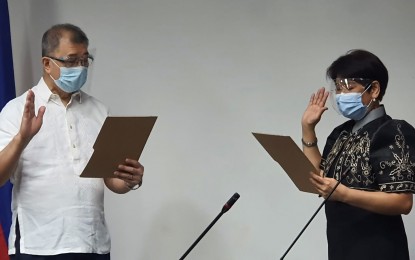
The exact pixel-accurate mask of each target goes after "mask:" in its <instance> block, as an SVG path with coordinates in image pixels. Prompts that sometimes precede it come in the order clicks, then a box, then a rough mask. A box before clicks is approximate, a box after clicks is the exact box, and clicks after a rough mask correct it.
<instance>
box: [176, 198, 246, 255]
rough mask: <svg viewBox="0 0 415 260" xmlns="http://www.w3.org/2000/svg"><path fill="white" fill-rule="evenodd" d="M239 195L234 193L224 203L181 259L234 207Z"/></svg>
mask: <svg viewBox="0 0 415 260" xmlns="http://www.w3.org/2000/svg"><path fill="white" fill-rule="evenodd" d="M239 197H240V195H239V194H238V193H237V192H235V194H233V196H232V197H231V198H230V199H229V200H228V202H226V203H225V205H223V207H222V210H221V211H220V213H219V214H218V215H217V216H216V218H215V219H214V220H213V221H212V222H211V223H210V224H209V226H208V227H207V228H206V229H205V230H204V231H203V232H202V234H200V236H199V237H198V238H197V239H196V241H195V242H193V244H192V245H191V246H190V247H189V249H187V251H186V252H185V253H184V254H183V256H182V257H180V259H179V260H183V259H185V257H186V256H187V255H188V254H189V253H190V251H192V249H193V248H194V247H195V246H196V245H197V243H199V241H200V240H201V239H202V238H203V237H204V236H205V235H206V233H207V232H208V231H209V230H210V229H211V228H212V227H213V225H214V224H215V223H216V222H217V221H218V220H219V218H220V217H222V215H223V214H224V213H226V212H227V211H228V210H229V209H230V208H232V206H233V204H235V202H236V201H237V200H238V199H239Z"/></svg>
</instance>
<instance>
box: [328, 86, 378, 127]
mask: <svg viewBox="0 0 415 260" xmlns="http://www.w3.org/2000/svg"><path fill="white" fill-rule="evenodd" d="M371 86H372V85H369V87H368V88H366V89H365V91H363V92H362V93H359V92H349V93H340V94H336V103H337V108H338V110H339V112H340V113H341V114H342V115H343V116H344V117H347V118H350V119H353V120H360V119H362V118H363V117H365V116H366V114H367V112H368V111H369V106H370V104H371V103H372V101H370V103H369V104H368V105H367V106H366V105H364V104H363V103H362V95H363V94H364V93H365V92H366V91H367V90H368V89H369V88H370V87H371Z"/></svg>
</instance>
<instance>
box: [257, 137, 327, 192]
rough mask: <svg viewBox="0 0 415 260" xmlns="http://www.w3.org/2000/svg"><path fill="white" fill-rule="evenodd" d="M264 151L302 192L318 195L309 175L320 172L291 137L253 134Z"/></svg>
mask: <svg viewBox="0 0 415 260" xmlns="http://www.w3.org/2000/svg"><path fill="white" fill-rule="evenodd" d="M252 134H253V135H254V136H255V138H256V139H257V140H258V142H259V143H260V144H261V145H262V146H263V147H264V149H265V150H266V151H267V152H268V153H269V155H271V157H272V159H274V160H275V161H276V162H278V163H279V164H280V165H281V167H282V168H283V169H284V171H285V172H286V173H287V175H288V176H289V177H290V178H291V180H292V182H294V184H295V186H297V188H298V189H299V190H300V191H304V192H310V193H315V194H318V193H317V190H316V189H315V188H314V186H313V185H312V183H311V182H310V180H309V173H310V172H315V173H318V172H319V171H317V170H316V168H315V167H314V166H313V164H312V163H311V162H310V160H308V158H307V157H306V156H305V155H304V153H303V152H302V151H301V149H300V148H299V147H298V146H297V145H296V143H295V142H294V141H293V139H291V137H289V136H280V135H269V134H259V133H252Z"/></svg>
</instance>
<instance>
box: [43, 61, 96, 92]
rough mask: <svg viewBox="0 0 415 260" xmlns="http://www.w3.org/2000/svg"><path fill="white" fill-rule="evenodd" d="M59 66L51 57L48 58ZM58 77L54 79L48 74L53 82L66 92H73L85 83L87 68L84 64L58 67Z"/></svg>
mask: <svg viewBox="0 0 415 260" xmlns="http://www.w3.org/2000/svg"><path fill="white" fill-rule="evenodd" d="M50 60H51V61H53V63H55V65H56V66H58V67H59V65H58V64H56V62H55V61H54V60H53V59H50ZM59 70H60V77H59V78H58V79H54V78H53V77H52V75H50V74H49V76H50V77H51V78H52V79H53V81H54V82H55V84H56V85H57V86H58V87H59V88H60V89H61V90H63V91H64V92H66V93H73V92H76V91H79V90H80V89H81V88H82V86H83V85H84V84H85V82H86V80H87V76H88V68H87V67H84V66H77V67H70V68H67V67H59Z"/></svg>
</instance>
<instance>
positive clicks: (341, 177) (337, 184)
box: [280, 166, 350, 260]
mask: <svg viewBox="0 0 415 260" xmlns="http://www.w3.org/2000/svg"><path fill="white" fill-rule="evenodd" d="M349 170H350V166H349V167H347V168H346V170H345V171H344V172H343V173H342V175H341V176H340V180H338V181H337V183H336V185H335V186H334V187H333V189H332V190H331V192H330V193H329V195H328V196H327V198H325V199H324V200H323V202H322V203H321V204H320V206H319V207H318V208H317V210H316V211H315V212H314V214H313V215H312V216H311V218H310V219H309V220H308V222H307V224H306V225H305V226H304V227H303V229H302V230H301V231H300V233H299V234H298V235H297V237H296V238H295V239H294V241H293V242H292V243H291V245H290V246H289V247H288V249H287V251H285V253H284V254H283V255H282V257H281V258H280V260H283V259H284V258H285V256H286V255H287V254H288V252H290V250H291V248H292V247H293V246H294V244H295V243H296V242H297V240H298V239H299V238H300V237H301V235H302V234H303V233H304V231H305V230H306V229H307V227H308V226H309V225H310V223H311V221H313V219H314V218H315V217H316V216H317V213H318V212H319V211H320V209H321V208H322V207H323V206H324V205H325V204H326V202H327V201H328V199H329V198H330V197H331V195H332V194H333V192H334V191H335V190H336V188H337V187H338V186H339V184H340V183H341V181H342V179H343V177H344V175H346V173H347V172H348V171H349Z"/></svg>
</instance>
